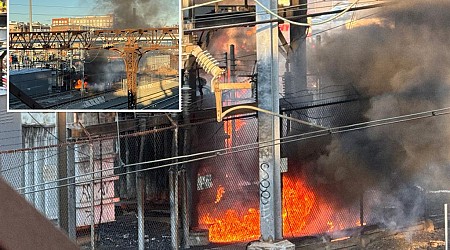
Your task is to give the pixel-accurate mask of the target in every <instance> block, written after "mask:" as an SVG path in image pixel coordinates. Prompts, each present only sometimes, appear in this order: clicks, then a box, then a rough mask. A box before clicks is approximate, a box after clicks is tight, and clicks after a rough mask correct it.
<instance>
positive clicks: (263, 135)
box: [256, 0, 282, 241]
mask: <svg viewBox="0 0 450 250" xmlns="http://www.w3.org/2000/svg"><path fill="white" fill-rule="evenodd" d="M261 3H262V4H263V5H264V6H266V7H267V8H269V9H272V10H274V11H275V12H276V9H277V0H262V1H261ZM256 12H257V13H266V12H265V11H264V9H262V8H261V7H259V6H258V5H257V7H256ZM271 18H272V17H271V15H269V14H261V15H256V21H263V20H269V19H271ZM256 44H257V46H256V48H257V50H256V51H257V68H258V70H257V72H258V84H257V85H258V107H259V108H262V109H265V110H270V111H273V112H277V113H278V111H279V101H278V94H279V93H278V23H275V22H272V23H264V24H258V25H257V26H256ZM258 129H259V131H258V135H259V137H258V138H259V141H271V140H273V139H276V138H280V121H279V118H277V117H274V116H271V115H269V114H266V113H262V112H258ZM259 179H260V182H259V188H260V205H259V207H260V223H261V239H262V240H263V241H272V240H277V239H281V238H282V219H281V174H280V147H279V146H278V145H275V144H274V145H272V146H268V147H262V148H260V149H259Z"/></svg>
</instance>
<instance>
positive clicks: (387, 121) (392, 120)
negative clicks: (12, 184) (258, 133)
mask: <svg viewBox="0 0 450 250" xmlns="http://www.w3.org/2000/svg"><path fill="white" fill-rule="evenodd" d="M449 114H450V107H445V108H440V109H433V110H428V111H423V112H416V113H411V114H406V115H399V116H394V117H388V118H382V119H377V120H372V121H367V122H360V123H353V124H349V125H343V126H337V127H331V128H325V129H319V130H316V131H312V132H306V133H301V134H298V135H291V136H285V137H280V138H277V139H273V140H267V141H263V142H255V143H248V144H244V145H239V146H233V147H231V148H223V149H217V150H210V151H204V152H199V153H194V154H189V155H182V156H175V157H170V158H164V159H157V160H151V161H145V162H137V163H131V164H125V165H123V166H118V167H113V168H110V169H107V170H102V171H111V170H114V169H118V168H124V167H131V166H137V165H144V164H155V163H160V162H167V161H175V162H172V163H167V164H163V165H160V166H154V167H148V168H145V169H140V170H134V171H127V172H124V173H121V174H117V175H118V176H119V175H124V174H132V173H138V172H143V171H148V170H153V169H160V168H165V167H169V166H174V165H178V164H184V163H190V162H195V161H200V160H204V159H209V158H213V157H217V156H222V155H228V154H234V153H239V152H244V151H248V150H254V149H258V148H264V147H270V146H273V145H281V144H285V143H290V142H296V141H301V140H307V139H313V138H317V137H322V136H326V135H332V134H340V133H346V132H352V131H357V130H362V129H367V128H373V127H378V126H384V125H392V124H396V123H402V122H408V121H414V120H419V119H425V118H431V117H436V116H441V115H449ZM194 157H198V158H194ZM191 158H194V159H191ZM180 159H181V160H182V161H178V160H180ZM183 159H189V160H183ZM99 172H100V171H93V172H89V173H85V174H81V175H77V176H73V177H67V178H62V179H58V180H54V181H49V182H45V183H40V184H35V185H31V186H26V187H21V188H18V189H17V190H18V191H21V190H24V189H29V188H33V187H39V186H43V185H46V184H50V183H55V182H60V181H63V180H69V179H74V178H78V177H82V176H87V175H93V174H96V173H99ZM91 181H92V180H88V181H81V182H78V183H75V184H81V183H89V182H91ZM59 187H64V185H60V186H56V187H50V188H45V189H40V190H34V191H30V192H26V193H34V192H40V191H45V190H49V189H55V188H59ZM26 193H25V194H26Z"/></svg>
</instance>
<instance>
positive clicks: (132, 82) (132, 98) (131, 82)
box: [122, 41, 142, 109]
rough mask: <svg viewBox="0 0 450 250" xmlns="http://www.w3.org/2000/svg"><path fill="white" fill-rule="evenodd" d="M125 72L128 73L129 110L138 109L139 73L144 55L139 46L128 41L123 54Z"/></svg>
mask: <svg viewBox="0 0 450 250" xmlns="http://www.w3.org/2000/svg"><path fill="white" fill-rule="evenodd" d="M122 57H123V61H124V63H125V70H126V71H127V93H128V109H136V105H137V72H138V69H139V60H141V58H142V53H141V52H140V51H139V46H138V45H137V44H136V43H134V42H131V41H128V42H127V44H126V45H125V48H124V49H123V52H122Z"/></svg>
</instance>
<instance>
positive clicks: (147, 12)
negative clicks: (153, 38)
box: [97, 0, 179, 29]
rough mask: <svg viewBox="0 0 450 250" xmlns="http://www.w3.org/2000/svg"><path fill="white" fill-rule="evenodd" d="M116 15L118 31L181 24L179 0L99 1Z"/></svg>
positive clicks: (101, 6)
mask: <svg viewBox="0 0 450 250" xmlns="http://www.w3.org/2000/svg"><path fill="white" fill-rule="evenodd" d="M97 2H98V5H99V8H106V9H108V10H110V11H111V13H113V14H114V18H115V21H114V22H115V25H116V27H115V28H117V29H127V28H148V27H165V26H174V25H177V24H178V22H179V16H178V14H177V13H178V12H179V3H178V1H177V0H164V1H163V0H98V1H97Z"/></svg>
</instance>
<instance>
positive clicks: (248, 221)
mask: <svg viewBox="0 0 450 250" xmlns="http://www.w3.org/2000/svg"><path fill="white" fill-rule="evenodd" d="M220 187H221V186H219V189H218V190H217V195H218V196H217V197H219V194H220V197H221V196H222V195H223V193H221V192H222V191H220ZM224 191H225V190H224V189H223V192H224ZM282 199H283V211H282V217H283V232H284V233H285V234H286V235H293V234H297V233H300V232H301V231H302V229H304V228H305V226H306V223H307V219H308V216H309V215H310V213H311V209H312V208H313V206H314V204H315V200H316V198H315V194H314V193H313V192H312V191H311V190H310V189H309V188H308V187H307V186H306V185H305V184H304V183H303V182H302V181H301V180H300V179H292V178H290V177H286V176H283V192H282ZM217 200H218V199H217V198H216V201H217ZM219 201H220V199H219ZM216 203H217V202H216ZM199 224H200V225H206V226H208V229H209V240H210V241H211V242H237V241H248V240H255V239H258V238H259V236H260V223H259V210H258V209H256V208H249V209H248V210H247V211H246V212H245V214H244V215H239V213H238V212H237V211H236V210H235V209H228V210H226V211H225V213H224V214H223V215H222V216H219V217H216V218H214V217H212V216H211V215H210V214H209V213H207V214H205V215H203V216H201V217H200V218H199Z"/></svg>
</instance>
